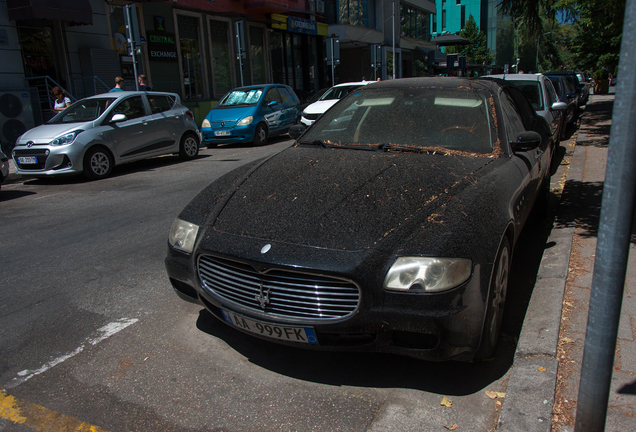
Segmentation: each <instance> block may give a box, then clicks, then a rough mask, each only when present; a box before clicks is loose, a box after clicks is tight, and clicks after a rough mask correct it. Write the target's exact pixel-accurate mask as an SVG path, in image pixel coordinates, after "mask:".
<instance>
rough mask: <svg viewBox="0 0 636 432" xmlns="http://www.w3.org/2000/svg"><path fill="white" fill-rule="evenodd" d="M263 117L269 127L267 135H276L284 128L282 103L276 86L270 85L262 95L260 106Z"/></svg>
mask: <svg viewBox="0 0 636 432" xmlns="http://www.w3.org/2000/svg"><path fill="white" fill-rule="evenodd" d="M261 109H262V112H263V117H265V121H267V128H268V129H269V135H276V134H278V133H280V132H281V131H282V130H283V129H284V128H285V122H284V118H283V115H284V112H283V111H284V109H285V107H284V105H283V103H282V99H281V96H280V93H279V92H278V89H277V88H276V87H270V88H269V89H267V91H266V92H265V95H264V96H263V106H262V108H261Z"/></svg>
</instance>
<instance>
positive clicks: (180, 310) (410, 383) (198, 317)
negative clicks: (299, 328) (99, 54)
mask: <svg viewBox="0 0 636 432" xmlns="http://www.w3.org/2000/svg"><path fill="white" fill-rule="evenodd" d="M290 144H291V141H285V140H274V141H270V143H269V144H268V145H267V146H265V147H259V148H252V147H223V146H222V147H220V148H218V149H213V150H207V149H203V150H202V151H201V155H200V156H199V157H198V158H197V159H195V160H194V161H190V162H182V161H180V160H179V159H178V158H177V157H176V156H168V157H160V158H155V159H151V160H146V161H142V162H138V163H134V164H130V165H125V166H122V167H119V168H117V169H116V170H115V173H114V176H113V177H111V178H108V179H105V180H101V181H95V182H89V181H86V180H84V179H83V178H81V177H76V178H62V179H46V180H36V179H27V180H24V179H20V180H19V181H13V182H10V183H8V184H4V185H3V186H2V190H1V191H0V295H1V298H2V302H1V303H0V389H3V392H2V393H0V396H2V397H1V398H0V412H1V411H2V409H3V405H4V404H6V403H8V402H6V401H7V400H8V399H7V398H8V397H11V398H15V399H11V400H12V401H13V402H10V404H11V403H12V404H13V405H15V406H17V407H20V406H21V407H25V406H27V405H28V406H31V407H33V406H35V407H37V408H38V409H39V408H42V409H43V410H40V411H38V410H27V409H26V408H25V409H23V411H22V418H26V420H25V421H21V422H20V421H17V420H16V419H15V418H14V419H12V418H11V417H8V416H6V415H5V416H0V431H20V432H21V431H31V430H41V429H38V428H37V427H36V426H32V425H34V424H36V423H37V421H40V422H44V423H47V422H53V420H51V419H52V418H53V417H54V416H57V417H60V418H65V419H76V420H78V421H80V422H85V424H89V425H93V426H95V427H97V428H101V430H105V431H111V432H115V431H153V432H157V431H259V432H261V431H263V432H266V431H382V432H391V431H400V432H403V431H416V430H417V431H427V432H428V431H431V432H433V431H446V430H457V431H487V430H494V429H495V426H496V422H497V418H498V414H499V409H500V404H499V403H500V400H498V399H491V398H490V397H489V396H488V395H487V394H486V392H487V391H496V392H505V389H506V378H507V374H508V372H509V369H510V366H511V364H512V358H513V354H514V350H515V343H516V339H515V338H516V337H517V336H518V334H519V332H520V329H521V323H522V321H523V319H524V315H525V308H526V306H527V303H528V300H529V298H530V295H531V292H532V287H533V285H534V281H535V278H536V272H537V269H538V267H539V263H540V260H541V254H542V251H543V247H544V244H545V239H546V238H547V236H548V235H549V231H550V228H551V223H550V222H551V221H549V220H547V219H546V220H537V221H535V223H533V224H532V225H531V227H530V228H529V229H527V230H526V232H525V233H524V234H523V235H522V237H521V239H520V242H519V244H518V246H517V248H516V250H515V258H514V261H513V271H512V276H511V278H512V279H511V282H510V284H511V285H510V286H511V287H512V288H511V289H510V292H509V298H508V303H507V306H506V308H507V309H506V315H505V317H504V328H503V335H502V338H501V340H500V344H499V349H498V353H497V356H496V358H495V359H494V360H492V361H489V362H481V363H475V364H467V363H457V362H446V363H427V362H422V361H419V360H415V359H410V358H403V357H398V356H392V355H384V354H358V353H323V352H316V351H305V350H300V349H292V348H289V347H283V346H279V345H276V344H273V343H268V342H265V341H261V340H258V339H255V338H252V337H249V336H247V335H244V334H242V333H240V332H238V331H235V330H233V329H231V328H229V327H227V326H226V325H224V324H222V323H220V322H218V321H216V320H215V319H214V318H213V317H212V316H211V315H209V314H208V313H206V312H205V310H202V309H201V308H200V307H198V306H195V305H191V304H188V303H185V302H183V301H181V300H179V299H178V298H177V296H176V295H175V294H174V293H173V291H172V288H171V286H170V284H169V282H168V279H167V277H166V273H165V268H164V264H163V259H164V257H165V251H166V247H167V234H168V230H169V228H170V225H171V223H172V221H173V220H174V218H175V217H176V216H177V215H178V213H179V212H180V210H181V209H182V208H183V207H184V206H185V204H186V203H187V202H188V201H189V200H190V199H192V198H193V197H194V196H195V194H196V193H197V192H198V191H199V190H201V189H202V188H203V187H204V186H205V185H207V184H208V183H209V182H210V181H212V180H214V179H215V178H217V177H219V176H220V175H222V174H224V173H226V172H228V171H230V170H231V169H232V168H235V167H237V166H239V165H241V164H244V163H247V162H249V161H252V160H255V159H258V158H261V157H264V156H267V155H270V154H273V153H274V152H278V151H280V150H282V149H284V148H286V147H287V146H289V145H290ZM491 396H492V395H491ZM501 396H503V395H500V397H501ZM444 398H447V400H450V401H451V402H452V406H443V405H442V404H441V403H442V401H443V400H444ZM446 405H449V404H446ZM4 408H6V406H5V407H4ZM5 412H7V411H6V410H5ZM37 413H39V414H37ZM42 413H49V414H42ZM46 415H51V416H53V417H46ZM37 416H45V417H43V418H35V417H37ZM454 425H455V426H454ZM453 428H455V429H453ZM57 430H63V429H61V428H60V429H57ZM78 430H79V429H78ZM95 430H97V429H95Z"/></svg>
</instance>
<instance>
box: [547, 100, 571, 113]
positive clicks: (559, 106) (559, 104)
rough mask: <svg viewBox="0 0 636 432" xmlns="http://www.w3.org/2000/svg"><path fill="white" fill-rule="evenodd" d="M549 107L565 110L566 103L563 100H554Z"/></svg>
mask: <svg viewBox="0 0 636 432" xmlns="http://www.w3.org/2000/svg"><path fill="white" fill-rule="evenodd" d="M550 109H552V110H554V111H561V110H565V109H568V104H566V103H565V102H555V103H553V104H552V106H551V107H550Z"/></svg>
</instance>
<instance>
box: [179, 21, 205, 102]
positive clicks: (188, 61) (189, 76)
mask: <svg viewBox="0 0 636 432" xmlns="http://www.w3.org/2000/svg"><path fill="white" fill-rule="evenodd" d="M177 23H178V26H179V39H180V41H179V42H180V44H181V67H182V70H183V87H184V90H185V92H184V98H185V99H202V98H203V97H204V91H203V80H202V76H203V70H202V68H203V66H202V62H201V51H200V43H199V19H198V18H196V17H190V16H185V15H177Z"/></svg>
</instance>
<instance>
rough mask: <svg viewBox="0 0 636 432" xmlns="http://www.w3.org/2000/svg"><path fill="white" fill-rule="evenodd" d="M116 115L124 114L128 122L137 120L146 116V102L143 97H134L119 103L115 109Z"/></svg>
mask: <svg viewBox="0 0 636 432" xmlns="http://www.w3.org/2000/svg"><path fill="white" fill-rule="evenodd" d="M112 113H113V115H114V114H124V115H125V116H126V118H127V119H128V120H132V119H136V118H139V117H143V116H145V115H146V109H145V108H144V102H143V100H142V99H141V96H133V97H129V98H127V99H124V100H123V101H121V102H119V103H118V104H117V105H116V106H115V108H114V109H113V112H112Z"/></svg>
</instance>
